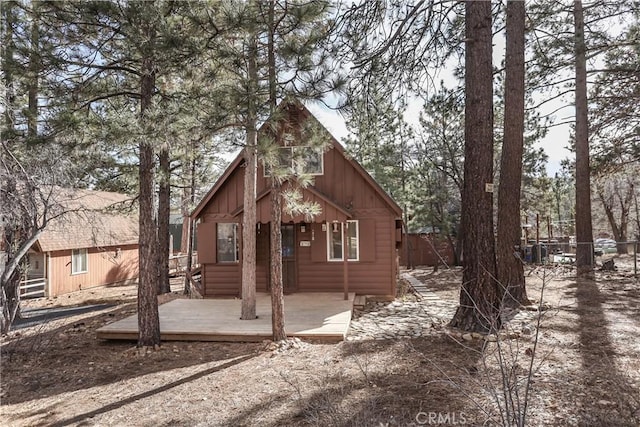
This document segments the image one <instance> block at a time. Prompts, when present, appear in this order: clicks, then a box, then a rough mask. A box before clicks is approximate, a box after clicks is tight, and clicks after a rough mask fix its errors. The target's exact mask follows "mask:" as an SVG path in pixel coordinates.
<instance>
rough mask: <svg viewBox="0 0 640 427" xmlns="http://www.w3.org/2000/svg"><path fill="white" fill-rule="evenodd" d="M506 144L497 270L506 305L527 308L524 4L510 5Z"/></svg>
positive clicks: (514, 0)
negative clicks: (523, 241) (521, 254)
mask: <svg viewBox="0 0 640 427" xmlns="http://www.w3.org/2000/svg"><path fill="white" fill-rule="evenodd" d="M506 25H507V30H506V32H507V42H506V44H507V48H506V54H505V57H506V75H505V91H504V92H505V100H504V141H503V143H502V157H501V158H500V186H499V187H498V233H497V235H498V236H497V248H496V259H497V270H498V282H499V285H500V287H501V290H502V291H503V292H504V296H503V298H502V301H503V303H505V304H507V305H510V306H517V305H519V304H525V305H526V304H528V302H529V300H528V298H527V290H526V287H525V279H524V266H523V264H522V260H521V259H520V257H519V256H517V255H518V254H519V249H520V240H521V237H522V229H521V228H520V190H521V188H520V187H521V183H522V151H523V145H524V31H525V28H524V27H525V9H524V1H517V0H509V1H507V24H506Z"/></svg>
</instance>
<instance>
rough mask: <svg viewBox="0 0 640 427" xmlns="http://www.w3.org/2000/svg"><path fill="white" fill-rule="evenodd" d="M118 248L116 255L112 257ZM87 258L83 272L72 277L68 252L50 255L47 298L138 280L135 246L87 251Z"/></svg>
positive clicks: (69, 251) (69, 253) (136, 250)
mask: <svg viewBox="0 0 640 427" xmlns="http://www.w3.org/2000/svg"><path fill="white" fill-rule="evenodd" d="M118 248H119V249H120V252H119V255H118V256H116V250H117V249H118ZM87 257H88V259H87V261H88V263H87V272H86V273H78V274H72V273H71V250H68V251H56V252H52V253H51V257H50V262H51V266H50V270H49V272H50V274H51V277H50V278H49V281H50V285H49V286H50V287H49V289H50V295H49V296H56V295H61V294H64V293H68V292H74V291H78V290H81V289H87V288H91V287H95V286H103V285H109V284H112V283H117V282H122V281H125V280H130V279H137V277H138V247H137V245H130V246H119V247H110V248H100V249H97V248H91V249H89V250H88V255H87Z"/></svg>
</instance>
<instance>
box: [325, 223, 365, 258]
mask: <svg viewBox="0 0 640 427" xmlns="http://www.w3.org/2000/svg"><path fill="white" fill-rule="evenodd" d="M342 227H343V223H340V222H328V223H327V260H329V261H344V258H343V256H342V252H343V248H344V244H343V240H342V236H343V233H342V231H343V230H342ZM347 254H348V255H347V259H348V260H349V261H358V260H359V259H360V242H359V230H358V221H357V220H352V221H347Z"/></svg>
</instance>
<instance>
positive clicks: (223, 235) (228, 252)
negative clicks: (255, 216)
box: [216, 223, 240, 262]
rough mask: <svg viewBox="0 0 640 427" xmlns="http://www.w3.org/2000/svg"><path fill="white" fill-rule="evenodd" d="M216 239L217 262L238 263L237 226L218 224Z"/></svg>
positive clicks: (234, 224)
mask: <svg viewBox="0 0 640 427" xmlns="http://www.w3.org/2000/svg"><path fill="white" fill-rule="evenodd" d="M217 239H218V240H217V242H216V243H217V245H216V246H217V248H218V262H238V260H239V259H240V257H239V255H240V247H239V245H238V224H236V223H218V230H217Z"/></svg>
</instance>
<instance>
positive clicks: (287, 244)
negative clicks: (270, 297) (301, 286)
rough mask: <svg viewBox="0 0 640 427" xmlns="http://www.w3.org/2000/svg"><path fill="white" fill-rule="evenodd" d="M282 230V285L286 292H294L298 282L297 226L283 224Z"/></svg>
mask: <svg viewBox="0 0 640 427" xmlns="http://www.w3.org/2000/svg"><path fill="white" fill-rule="evenodd" d="M280 230H281V231H282V285H283V286H284V292H294V291H295V290H296V289H297V283H296V277H297V274H296V227H295V225H294V224H283V225H282V227H281V228H280Z"/></svg>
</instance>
